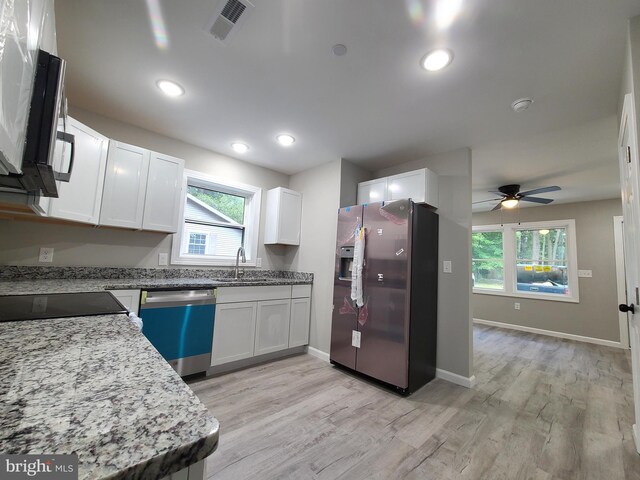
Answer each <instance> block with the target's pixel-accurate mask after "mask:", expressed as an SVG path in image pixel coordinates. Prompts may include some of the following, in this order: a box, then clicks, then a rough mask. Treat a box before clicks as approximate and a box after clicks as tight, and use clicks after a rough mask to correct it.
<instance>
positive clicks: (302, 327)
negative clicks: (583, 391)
mask: <svg viewBox="0 0 640 480" xmlns="http://www.w3.org/2000/svg"><path fill="white" fill-rule="evenodd" d="M310 316H311V299H310V298H308V297H307V298H292V299H291V321H290V324H289V348H291V347H299V346H300V345H306V344H308V343H309V318H310Z"/></svg>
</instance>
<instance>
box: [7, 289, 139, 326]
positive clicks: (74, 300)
mask: <svg viewBox="0 0 640 480" xmlns="http://www.w3.org/2000/svg"><path fill="white" fill-rule="evenodd" d="M110 313H127V309H126V308H125V307H124V306H122V304H121V303H120V302H119V301H118V300H116V298H115V297H114V296H113V295H112V294H111V293H109V292H88V293H52V294H38V295H6V296H0V322H11V321H16V320H37V319H46V318H66V317H83V316H86V315H105V314H110Z"/></svg>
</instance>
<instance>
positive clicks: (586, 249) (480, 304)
mask: <svg viewBox="0 0 640 480" xmlns="http://www.w3.org/2000/svg"><path fill="white" fill-rule="evenodd" d="M616 215H622V205H621V202H620V200H619V199H612V200H599V201H595V202H580V203H565V204H559V205H545V206H543V207H528V208H522V209H520V210H519V211H509V212H508V213H503V214H502V215H501V213H500V211H496V212H483V213H477V214H474V215H473V224H474V225H492V224H500V223H501V222H504V223H515V222H518V221H521V222H538V221H544V220H565V219H570V218H573V219H575V221H576V243H577V248H578V252H577V255H578V268H579V269H582V270H593V278H580V279H578V282H579V292H580V303H569V302H556V301H552V300H535V299H528V298H517V297H506V296H497V295H483V294H478V293H476V294H473V302H472V303H473V316H474V318H480V319H483V320H492V321H496V322H503V323H510V324H513V325H521V326H526V327H533V328H541V329H544V330H551V331H556V332H562V333H570V334H574V335H581V336H585V337H593V338H600V339H604V340H612V341H619V340H620V329H619V325H618V308H617V303H618V302H617V293H616V292H617V291H616V268H615V267H616V265H615V252H614V244H613V217H614V216H616ZM514 302H519V303H520V310H519V311H518V310H515V309H514Z"/></svg>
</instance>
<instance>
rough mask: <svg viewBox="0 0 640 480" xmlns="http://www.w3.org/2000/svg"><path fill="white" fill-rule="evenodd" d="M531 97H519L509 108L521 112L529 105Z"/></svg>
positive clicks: (531, 100)
mask: <svg viewBox="0 0 640 480" xmlns="http://www.w3.org/2000/svg"><path fill="white" fill-rule="evenodd" d="M532 103H533V99H532V98H529V97H524V98H519V99H518V100H516V101H515V102H513V103H512V104H511V108H512V110H513V111H514V112H516V113H518V112H522V111H523V110H526V109H527V108H529V107H530V106H531V104H532Z"/></svg>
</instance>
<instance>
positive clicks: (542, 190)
mask: <svg viewBox="0 0 640 480" xmlns="http://www.w3.org/2000/svg"><path fill="white" fill-rule="evenodd" d="M558 190H562V189H561V188H560V187H558V186H556V185H554V186H552V187H543V188H536V189H535V190H527V191H526V192H520V194H519V195H520V196H521V197H527V196H529V195H535V194H536V193H547V192H557V191H558Z"/></svg>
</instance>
